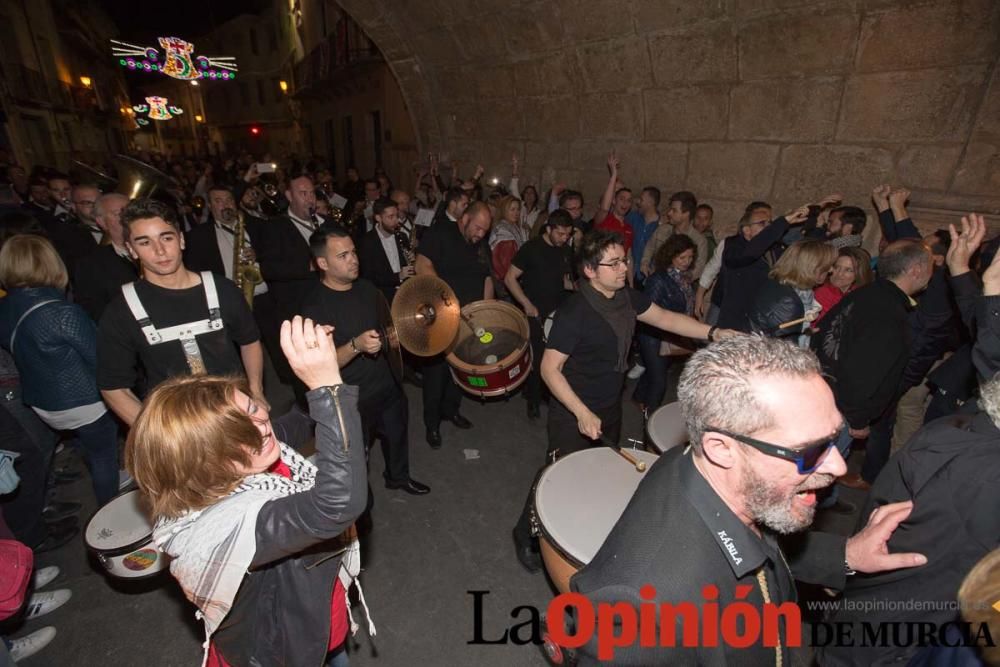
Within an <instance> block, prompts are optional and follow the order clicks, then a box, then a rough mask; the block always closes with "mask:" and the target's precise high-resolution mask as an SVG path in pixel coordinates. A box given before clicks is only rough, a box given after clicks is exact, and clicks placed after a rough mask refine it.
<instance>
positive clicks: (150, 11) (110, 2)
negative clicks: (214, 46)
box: [99, 0, 268, 43]
mask: <svg viewBox="0 0 1000 667" xmlns="http://www.w3.org/2000/svg"><path fill="white" fill-rule="evenodd" d="M267 2H268V0H171V1H169V2H142V1H141V0H140V1H136V0H100V2H99V4H100V5H101V6H102V7H104V9H105V11H107V12H108V14H110V15H111V18H112V19H113V20H114V21H115V23H116V24H117V25H118V28H119V30H120V31H121V33H120V34H121V39H122V40H123V41H126V42H134V43H145V42H142V40H151V39H153V38H155V37H159V36H161V35H165V36H166V35H169V36H176V37H182V38H184V39H188V40H193V39H194V38H196V37H198V36H200V35H202V34H204V33H205V32H208V31H209V30H211V29H212V28H214V27H215V26H216V25H218V24H220V23H224V22H225V21H227V20H229V19H231V18H233V17H234V16H238V15H239V14H250V13H256V12H257V11H259V10H260V9H261V8H262V7H264V6H266V4H267Z"/></svg>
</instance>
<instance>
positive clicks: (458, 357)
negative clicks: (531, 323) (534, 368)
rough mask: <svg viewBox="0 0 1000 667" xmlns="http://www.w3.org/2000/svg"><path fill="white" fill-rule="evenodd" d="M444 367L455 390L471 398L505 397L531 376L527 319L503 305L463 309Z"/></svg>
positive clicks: (484, 304) (483, 304)
mask: <svg viewBox="0 0 1000 667" xmlns="http://www.w3.org/2000/svg"><path fill="white" fill-rule="evenodd" d="M448 365H449V366H451V374H452V376H453V377H454V378H455V382H457V383H458V386H460V387H461V388H462V389H464V390H465V391H467V392H468V393H470V394H472V395H474V396H479V397H488V396H503V395H505V394H509V393H510V392H512V391H514V390H515V389H517V388H518V387H520V386H521V383H522V382H524V380H525V379H526V378H527V377H528V373H530V372H531V343H530V339H529V334H528V318H527V317H525V315H524V313H523V312H521V310H520V309H519V308H515V307H514V306H512V305H510V304H509V303H506V302H504V301H474V302H473V303H470V304H468V305H466V306H465V307H463V308H462V320H461V323H460V324H459V327H458V334H457V335H456V336H455V341H454V342H453V343H452V345H451V348H450V351H449V352H448Z"/></svg>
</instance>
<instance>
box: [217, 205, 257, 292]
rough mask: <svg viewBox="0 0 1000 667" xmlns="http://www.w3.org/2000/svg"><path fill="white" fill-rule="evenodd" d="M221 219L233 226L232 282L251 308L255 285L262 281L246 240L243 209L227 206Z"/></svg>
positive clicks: (251, 250)
mask: <svg viewBox="0 0 1000 667" xmlns="http://www.w3.org/2000/svg"><path fill="white" fill-rule="evenodd" d="M222 217H223V221H224V222H225V223H227V224H229V225H232V223H233V222H234V221H235V222H236V224H235V226H234V228H233V282H234V283H236V287H238V288H239V290H240V291H241V292H243V298H244V299H246V302H247V305H248V306H250V307H251V308H253V293H254V289H255V288H256V287H257V285H259V284H261V283H262V282H264V276H263V275H261V272H260V265H259V264H258V263H257V258H256V255H255V254H254V251H253V248H251V247H250V244H249V243H247V241H246V218H245V217H244V215H243V211H238V210H236V209H233V208H227V209H225V210H224V211H223V212H222Z"/></svg>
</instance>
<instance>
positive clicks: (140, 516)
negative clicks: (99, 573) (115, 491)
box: [84, 489, 153, 552]
mask: <svg viewBox="0 0 1000 667" xmlns="http://www.w3.org/2000/svg"><path fill="white" fill-rule="evenodd" d="M152 534H153V522H152V520H151V519H150V515H149V508H148V506H147V504H146V503H145V502H144V501H143V498H142V494H140V493H139V491H138V490H137V489H133V490H132V491H126V492H125V493H121V494H119V495H117V496H115V497H114V498H112V499H111V500H110V501H109V502H108V504H107V505H105V506H104V507H102V508H101V509H99V510H97V512H96V513H95V514H94V516H93V517H91V519H90V521H89V522H88V523H87V529H86V530H85V531H84V540H85V541H86V542H87V546H89V547H90V548H91V549H94V550H96V551H102V552H113V551H122V550H124V551H131V550H132V549H134V548H136V547H137V546H139V545H141V544H142V543H144V542H146V541H148V540H149V539H150V536H152Z"/></svg>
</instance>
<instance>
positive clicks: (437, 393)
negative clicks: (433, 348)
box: [423, 354, 462, 430]
mask: <svg viewBox="0 0 1000 667" xmlns="http://www.w3.org/2000/svg"><path fill="white" fill-rule="evenodd" d="M423 370H424V385H423V393H424V426H425V427H427V428H428V429H434V430H436V429H437V428H438V426H440V425H441V420H442V419H451V418H452V417H454V416H455V415H457V414H458V409H459V407H461V404H462V390H461V388H459V386H458V385H457V384H455V380H454V378H452V377H451V371H450V370H449V368H448V362H446V361H445V357H444V355H443V354H439V355H437V356H436V357H430V358H428V359H427V361H426V362H425V363H424V369H423Z"/></svg>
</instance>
